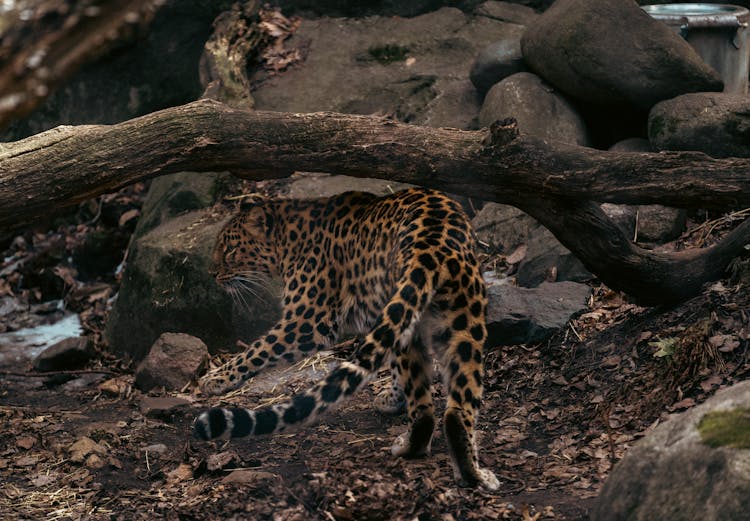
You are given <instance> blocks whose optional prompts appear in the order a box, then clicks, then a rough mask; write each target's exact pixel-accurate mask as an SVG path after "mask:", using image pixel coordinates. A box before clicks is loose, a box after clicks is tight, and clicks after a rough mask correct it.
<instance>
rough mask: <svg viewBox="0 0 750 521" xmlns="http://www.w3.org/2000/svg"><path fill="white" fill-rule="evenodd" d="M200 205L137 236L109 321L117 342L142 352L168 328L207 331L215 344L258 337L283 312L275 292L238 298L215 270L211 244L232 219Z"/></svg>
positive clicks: (135, 354)
mask: <svg viewBox="0 0 750 521" xmlns="http://www.w3.org/2000/svg"><path fill="white" fill-rule="evenodd" d="M225 219H226V216H225V215H224V214H222V213H219V212H215V211H210V210H199V211H195V212H190V213H187V214H184V215H181V216H179V217H177V218H174V219H171V220H168V221H166V222H165V223H162V224H161V225H159V226H157V227H156V228H154V229H153V230H151V231H150V232H148V233H146V234H145V235H143V236H142V237H138V238H137V239H135V240H134V241H133V243H132V244H131V248H130V254H129V258H128V266H127V269H126V270H125V272H124V275H123V280H122V287H121V289H120V293H119V295H118V298H117V302H116V303H115V305H114V306H113V309H112V312H111V313H110V317H109V320H108V323H107V338H108V340H109V344H110V348H112V349H113V350H114V351H116V352H119V353H122V354H126V355H129V356H130V357H132V358H134V359H136V360H140V359H141V358H143V357H144V356H145V355H146V353H147V352H148V349H149V348H150V347H151V345H152V344H153V343H154V341H156V339H157V338H158V337H159V336H160V335H161V334H162V333H165V332H178V333H187V334H190V335H193V336H196V337H198V338H200V339H201V340H202V341H203V342H205V343H206V344H207V345H208V347H209V350H211V351H212V352H216V351H218V350H219V349H231V348H233V347H234V345H235V343H236V341H237V340H238V339H244V340H251V339H253V338H256V337H257V336H259V335H260V334H262V333H263V332H264V331H265V330H267V329H268V327H269V326H270V325H271V324H272V323H273V321H274V320H275V319H277V318H278V302H277V300H276V299H275V298H273V297H272V296H270V295H269V296H267V298H265V299H257V300H252V301H251V302H249V303H248V308H249V309H244V308H243V305H241V304H240V303H238V302H234V301H233V300H232V299H231V298H230V297H229V295H228V294H227V293H226V292H225V291H224V290H223V289H222V288H221V287H220V286H219V285H218V284H216V281H214V279H213V277H211V275H210V274H209V271H208V270H209V263H210V259H211V251H212V250H213V246H214V244H215V242H216V237H217V235H218V233H219V230H220V229H221V227H222V226H223V224H224V222H225Z"/></svg>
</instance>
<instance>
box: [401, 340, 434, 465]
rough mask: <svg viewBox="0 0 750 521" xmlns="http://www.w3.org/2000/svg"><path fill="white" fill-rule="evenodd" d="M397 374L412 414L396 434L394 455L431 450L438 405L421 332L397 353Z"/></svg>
mask: <svg viewBox="0 0 750 521" xmlns="http://www.w3.org/2000/svg"><path fill="white" fill-rule="evenodd" d="M396 364H397V365H396V375H397V377H398V381H399V385H400V387H401V388H402V389H403V390H404V391H403V392H404V399H405V402H406V408H407V411H408V414H409V420H410V424H409V430H408V431H407V432H405V433H404V434H402V435H400V436H399V437H398V438H396V441H395V443H394V444H393V447H391V452H392V453H393V455H394V456H403V457H405V458H413V457H418V456H424V455H426V454H429V453H430V445H431V443H432V435H433V433H434V431H435V406H434V405H433V402H432V362H431V359H430V353H429V352H428V350H427V347H426V346H425V344H424V342H422V339H421V338H420V337H419V336H415V337H414V338H413V340H412V342H411V345H410V346H407V347H406V348H403V349H401V350H400V352H399V353H398V355H397V356H396Z"/></svg>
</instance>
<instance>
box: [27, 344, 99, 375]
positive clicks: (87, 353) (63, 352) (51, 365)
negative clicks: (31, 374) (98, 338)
mask: <svg viewBox="0 0 750 521" xmlns="http://www.w3.org/2000/svg"><path fill="white" fill-rule="evenodd" d="M90 345H91V342H90V341H89V339H88V338H87V337H82V336H79V337H72V338H66V339H64V340H61V341H59V342H57V343H56V344H54V345H52V346H50V347H48V348H47V349H45V350H44V351H42V352H41V353H39V355H38V356H37V357H36V358H34V362H33V366H34V369H36V370H37V371H64V370H68V369H79V368H80V367H83V366H84V365H85V364H86V362H88V361H89V358H91V349H90Z"/></svg>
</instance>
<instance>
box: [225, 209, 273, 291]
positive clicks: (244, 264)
mask: <svg viewBox="0 0 750 521" xmlns="http://www.w3.org/2000/svg"><path fill="white" fill-rule="evenodd" d="M274 221H275V219H274V216H273V211H272V209H271V207H270V204H269V203H268V202H267V201H263V200H259V199H257V198H253V199H248V200H244V201H243V202H242V203H241V204H240V208H239V211H238V212H237V214H236V215H234V216H233V217H232V218H231V219H230V221H229V222H228V223H227V224H226V225H225V226H224V228H223V229H222V230H221V232H220V233H219V236H218V238H217V240H216V246H215V247H214V252H213V259H212V266H211V273H212V274H213V276H214V277H215V278H216V281H217V282H218V283H219V284H221V285H222V286H224V287H225V288H227V289H231V287H232V286H237V287H239V288H241V286H242V285H243V284H244V285H246V286H254V285H257V283H258V282H259V280H261V279H263V278H269V277H270V278H277V277H278V276H279V271H278V255H277V254H276V247H275V244H274V233H273V231H274Z"/></svg>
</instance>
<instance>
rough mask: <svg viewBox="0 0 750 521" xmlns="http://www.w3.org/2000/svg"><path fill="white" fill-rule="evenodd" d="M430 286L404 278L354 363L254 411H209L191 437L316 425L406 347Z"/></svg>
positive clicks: (208, 437)
mask: <svg viewBox="0 0 750 521" xmlns="http://www.w3.org/2000/svg"><path fill="white" fill-rule="evenodd" d="M423 282H425V281H423ZM430 282H431V281H430ZM430 286H431V284H429V283H423V284H422V285H421V286H420V287H417V286H416V285H415V284H414V283H413V282H412V281H411V280H406V281H402V283H401V284H399V286H398V290H397V291H396V292H395V294H394V296H393V297H392V298H391V300H390V301H389V302H388V304H387V305H386V306H385V309H384V311H383V313H382V314H381V315H380V317H379V318H378V319H377V321H376V323H375V326H374V327H373V329H372V330H371V331H370V332H369V333H368V334H367V336H366V337H365V339H364V341H363V343H362V344H361V345H360V346H359V347H358V348H357V349H356V350H355V353H354V357H353V360H352V362H342V363H341V364H340V365H339V366H338V367H337V368H335V369H334V370H333V371H331V372H330V373H329V374H328V375H327V376H326V377H325V378H324V379H323V380H322V381H321V382H318V383H317V384H315V385H314V386H312V387H311V388H310V389H308V390H307V391H304V392H302V393H300V394H297V395H295V396H293V397H292V398H291V399H289V400H288V401H286V402H283V403H279V404H276V405H270V406H268V407H263V408H260V409H256V410H249V409H244V408H214V409H210V410H208V411H206V412H204V413H202V414H201V415H200V416H199V417H198V419H197V420H196V421H195V424H194V426H193V436H194V437H196V438H199V439H203V440H209V439H214V438H227V437H232V438H238V437H243V436H251V435H261V434H273V433H277V432H282V431H284V430H286V429H288V428H291V427H294V426H299V425H304V424H307V423H312V422H313V421H315V420H316V419H317V417H318V416H319V415H320V414H322V413H323V412H325V411H326V410H328V409H330V408H332V407H333V406H335V405H337V404H339V403H340V402H342V401H344V400H345V399H347V398H349V397H350V396H351V395H353V394H354V393H355V392H356V391H357V390H358V389H360V388H361V387H362V386H363V385H364V384H365V383H366V382H367V381H368V380H370V379H371V378H372V376H373V375H375V374H376V373H377V371H378V369H380V367H381V365H382V364H383V360H385V359H386V357H387V355H388V354H389V353H390V352H391V351H392V350H393V348H394V346H396V344H397V343H400V345H402V346H406V345H408V344H409V343H410V341H411V336H412V334H413V333H414V330H415V328H416V324H417V323H418V322H419V318H420V313H419V311H418V308H417V303H420V304H421V306H420V308H421V309H425V308H426V305H427V303H428V301H429V299H430V298H431V296H432V291H431V287H430ZM423 295H424V298H422V297H423Z"/></svg>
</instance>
